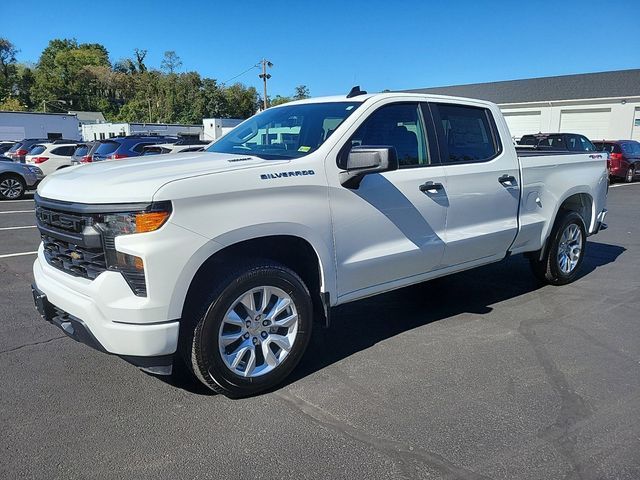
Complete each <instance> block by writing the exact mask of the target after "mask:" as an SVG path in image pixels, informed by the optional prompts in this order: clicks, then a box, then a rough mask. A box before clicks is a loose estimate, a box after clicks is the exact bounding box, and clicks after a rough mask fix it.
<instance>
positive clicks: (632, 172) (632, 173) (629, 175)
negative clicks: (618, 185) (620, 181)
mask: <svg viewBox="0 0 640 480" xmlns="http://www.w3.org/2000/svg"><path fill="white" fill-rule="evenodd" d="M635 175H636V172H635V170H634V168H633V167H629V169H628V170H627V174H626V175H625V177H624V181H625V182H627V183H631V182H633V177H635Z"/></svg>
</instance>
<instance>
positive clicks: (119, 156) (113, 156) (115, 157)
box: [107, 153, 129, 160]
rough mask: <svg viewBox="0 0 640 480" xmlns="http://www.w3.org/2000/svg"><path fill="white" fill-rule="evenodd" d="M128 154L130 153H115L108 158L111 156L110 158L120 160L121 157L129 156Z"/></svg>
mask: <svg viewBox="0 0 640 480" xmlns="http://www.w3.org/2000/svg"><path fill="white" fill-rule="evenodd" d="M128 156H129V155H125V154H124V153H114V154H113V155H110V156H109V157H107V158H109V159H110V160H120V159H121V158H127V157H128Z"/></svg>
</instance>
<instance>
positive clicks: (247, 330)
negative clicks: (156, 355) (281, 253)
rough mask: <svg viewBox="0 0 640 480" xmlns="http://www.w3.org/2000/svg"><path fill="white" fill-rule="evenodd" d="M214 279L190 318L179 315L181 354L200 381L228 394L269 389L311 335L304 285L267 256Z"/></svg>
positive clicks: (308, 300)
mask: <svg viewBox="0 0 640 480" xmlns="http://www.w3.org/2000/svg"><path fill="white" fill-rule="evenodd" d="M219 278H221V280H219V281H216V282H215V286H214V288H213V289H212V290H211V292H209V293H208V294H207V295H206V296H205V298H204V300H201V304H200V305H199V306H198V308H195V309H194V314H193V315H192V317H191V318H183V319H182V325H181V330H182V329H183V328H184V331H181V337H182V339H181V342H180V349H181V354H182V357H183V359H184V361H185V363H186V364H187V366H188V367H189V368H190V369H191V371H192V372H193V374H194V375H195V377H196V378H197V379H198V380H200V382H202V383H203V384H204V385H205V386H207V387H209V388H210V389H211V390H213V391H215V392H217V393H222V394H224V395H226V396H228V397H231V398H241V397H247V396H251V395H255V394H257V393H259V392H262V391H265V390H268V389H271V388H273V387H274V386H276V385H278V384H279V383H280V382H282V381H283V380H284V379H285V378H286V377H287V376H288V375H289V374H290V373H291V371H292V370H293V369H294V368H295V366H296V365H297V364H298V362H299V361H300V359H301V358H302V355H303V354H304V352H305V350H306V348H307V345H308V343H309V339H310V338H311V329H312V324H313V318H312V317H313V308H312V302H311V296H310V294H309V290H308V289H307V287H306V285H305V284H304V282H303V281H302V279H301V278H300V277H299V276H298V275H297V274H296V273H295V272H294V271H292V270H290V269H289V268H287V267H285V266H284V265H281V264H279V263H276V262H273V261H270V260H258V261H255V262H252V263H250V264H247V265H245V266H244V267H239V268H237V269H235V270H234V271H233V272H230V273H229V274H227V275H224V276H222V277H219ZM265 288H266V289H267V290H265ZM265 292H266V294H265ZM251 298H253V300H251ZM287 301H289V302H290V303H289V304H288V306H286V308H284V309H283V310H282V311H281V312H280V313H276V312H277V311H278V309H279V308H276V307H279V306H282V305H286V304H287ZM252 302H253V303H252ZM247 307H253V308H252V309H251V308H247ZM251 312H252V313H251ZM274 314H275V315H274ZM272 315H273V316H272ZM294 317H295V320H292V319H294ZM269 319H271V320H269ZM270 321H272V322H273V323H270V324H267V322H270ZM276 324H277V325H276ZM225 344H226V346H225ZM287 347H289V350H287V349H286V348H287ZM269 352H270V354H269Z"/></svg>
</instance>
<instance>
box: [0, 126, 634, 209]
mask: <svg viewBox="0 0 640 480" xmlns="http://www.w3.org/2000/svg"><path fill="white" fill-rule="evenodd" d="M207 143H208V142H203V141H200V140H196V139H192V138H179V137H169V136H159V135H130V136H125V137H114V138H109V139H105V140H96V141H90V142H82V143H79V142H78V141H77V140H66V139H57V140H49V139H43V138H26V139H24V140H21V141H18V142H13V141H9V142H7V141H3V142H0V199H16V198H20V197H22V195H24V192H25V191H26V190H28V189H31V188H35V186H37V184H38V182H39V181H40V180H42V178H44V177H45V176H46V175H49V174H50V173H53V172H54V171H56V170H59V169H61V168H65V167H69V166H71V165H79V164H83V163H91V162H99V161H103V160H118V159H123V158H128V157H138V156H142V155H162V154H167V153H182V152H197V151H202V150H204V148H205V146H206V144H207ZM517 147H518V148H519V149H536V150H542V151H547V150H548V151H551V150H553V151H562V150H565V151H568V152H585V151H586V152H589V151H594V152H595V151H602V152H607V154H608V166H609V176H610V178H611V181H616V180H622V181H625V182H633V181H634V180H635V179H636V178H637V177H638V176H639V175H640V143H638V142H637V141H635V140H602V141H596V142H591V141H590V140H589V139H588V138H587V137H585V136H584V135H580V134H574V133H536V134H530V135H523V136H522V137H521V138H520V140H519V141H518V145H517ZM2 160H4V161H2ZM8 162H13V163H14V165H8Z"/></svg>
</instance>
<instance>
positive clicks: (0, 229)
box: [0, 225, 38, 231]
mask: <svg viewBox="0 0 640 480" xmlns="http://www.w3.org/2000/svg"><path fill="white" fill-rule="evenodd" d="M24 228H38V227H37V226H35V225H25V226H24V227H0V231H3V230H22V229H24Z"/></svg>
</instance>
